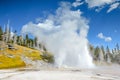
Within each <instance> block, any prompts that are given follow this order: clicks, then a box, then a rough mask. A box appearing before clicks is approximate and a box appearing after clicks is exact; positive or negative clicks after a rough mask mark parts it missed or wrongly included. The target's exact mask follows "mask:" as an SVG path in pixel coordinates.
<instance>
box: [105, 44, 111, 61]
mask: <svg viewBox="0 0 120 80" xmlns="http://www.w3.org/2000/svg"><path fill="white" fill-rule="evenodd" d="M105 60H106V61H107V62H108V63H110V62H111V53H110V49H109V47H108V46H107V48H106V58H105Z"/></svg>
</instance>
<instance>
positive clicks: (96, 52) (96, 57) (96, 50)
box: [94, 46, 100, 60]
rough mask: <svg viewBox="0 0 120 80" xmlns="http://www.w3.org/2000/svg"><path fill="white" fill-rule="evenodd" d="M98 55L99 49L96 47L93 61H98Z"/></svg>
mask: <svg viewBox="0 0 120 80" xmlns="http://www.w3.org/2000/svg"><path fill="white" fill-rule="evenodd" d="M99 54H100V48H99V47H98V46H97V47H96V48H95V52H94V56H95V57H94V59H95V60H99Z"/></svg>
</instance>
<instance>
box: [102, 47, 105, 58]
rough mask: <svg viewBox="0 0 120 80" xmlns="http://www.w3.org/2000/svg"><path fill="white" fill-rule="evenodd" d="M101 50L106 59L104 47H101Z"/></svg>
mask: <svg viewBox="0 0 120 80" xmlns="http://www.w3.org/2000/svg"><path fill="white" fill-rule="evenodd" d="M101 50H102V53H103V58H104V59H105V49H104V47H103V46H101Z"/></svg>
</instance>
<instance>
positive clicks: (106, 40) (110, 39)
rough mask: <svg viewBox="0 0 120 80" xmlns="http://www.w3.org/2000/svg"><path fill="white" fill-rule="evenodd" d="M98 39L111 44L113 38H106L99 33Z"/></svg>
mask: <svg viewBox="0 0 120 80" xmlns="http://www.w3.org/2000/svg"><path fill="white" fill-rule="evenodd" d="M97 37H98V38H100V39H103V40H104V41H105V42H110V41H112V38H111V37H106V36H104V35H103V33H99V34H98V35H97Z"/></svg>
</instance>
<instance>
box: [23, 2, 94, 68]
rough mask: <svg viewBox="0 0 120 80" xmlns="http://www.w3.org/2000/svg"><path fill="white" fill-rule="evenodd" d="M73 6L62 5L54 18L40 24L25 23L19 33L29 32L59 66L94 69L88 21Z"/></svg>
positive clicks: (51, 17)
mask: <svg viewBox="0 0 120 80" xmlns="http://www.w3.org/2000/svg"><path fill="white" fill-rule="evenodd" d="M71 8H72V5H71V3H68V2H62V3H61V5H60V7H59V8H58V9H57V10H56V12H55V13H56V14H55V15H51V14H50V15H48V18H46V19H44V20H43V21H42V22H39V23H28V24H26V25H24V26H23V28H22V33H31V34H32V35H34V36H35V37H37V38H38V42H39V43H43V44H44V45H45V47H46V48H47V50H48V51H50V52H52V53H53V54H54V57H55V65H56V66H58V67H61V66H62V67H63V66H69V67H80V68H90V67H93V63H92V58H91V56H90V55H89V51H88V47H87V44H88V40H87V38H86V37H87V33H88V29H89V26H88V23H87V22H88V21H87V20H86V19H85V18H84V17H82V16H81V11H80V10H71Z"/></svg>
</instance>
